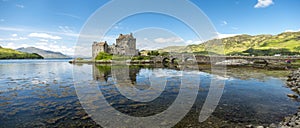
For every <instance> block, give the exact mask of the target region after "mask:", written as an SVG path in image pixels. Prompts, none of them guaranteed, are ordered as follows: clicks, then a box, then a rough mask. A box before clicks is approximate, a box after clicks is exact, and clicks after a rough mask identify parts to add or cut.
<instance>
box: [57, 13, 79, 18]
mask: <svg viewBox="0 0 300 128" xmlns="http://www.w3.org/2000/svg"><path fill="white" fill-rule="evenodd" d="M57 15H61V16H67V17H71V18H75V19H81V18H80V17H79V16H76V15H73V14H69V13H57Z"/></svg>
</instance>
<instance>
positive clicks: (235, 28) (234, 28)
mask: <svg viewBox="0 0 300 128" xmlns="http://www.w3.org/2000/svg"><path fill="white" fill-rule="evenodd" d="M231 29H233V30H238V29H239V28H238V27H231Z"/></svg>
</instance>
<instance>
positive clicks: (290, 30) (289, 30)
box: [284, 29, 300, 32]
mask: <svg viewBox="0 0 300 128" xmlns="http://www.w3.org/2000/svg"><path fill="white" fill-rule="evenodd" d="M284 32H300V29H298V30H292V29H288V30H285V31H284Z"/></svg>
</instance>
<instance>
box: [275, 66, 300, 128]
mask: <svg viewBox="0 0 300 128" xmlns="http://www.w3.org/2000/svg"><path fill="white" fill-rule="evenodd" d="M286 85H287V86H288V87H290V88H291V90H292V91H293V92H295V94H287V96H288V97H290V98H293V99H297V98H298V96H299V94H300V68H299V69H298V70H295V71H293V72H292V73H291V74H290V75H288V79H287V82H286ZM299 108H300V107H299ZM278 126H279V127H281V128H300V109H298V112H297V113H295V114H294V115H291V116H288V117H285V118H284V120H283V121H281V122H280V123H279V125H278Z"/></svg>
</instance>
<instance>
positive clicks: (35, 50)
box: [16, 47, 71, 59]
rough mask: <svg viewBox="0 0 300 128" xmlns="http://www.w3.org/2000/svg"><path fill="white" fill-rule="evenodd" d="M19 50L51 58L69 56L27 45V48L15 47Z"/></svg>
mask: <svg viewBox="0 0 300 128" xmlns="http://www.w3.org/2000/svg"><path fill="white" fill-rule="evenodd" d="M16 50H18V51H21V52H26V53H37V54H39V55H41V56H43V57H44V58H48V59H49V58H51V59H64V58H71V57H69V56H66V55H64V54H62V53H60V52H53V51H48V50H43V49H39V48H35V47H27V48H23V47H22V48H18V49H16Z"/></svg>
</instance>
